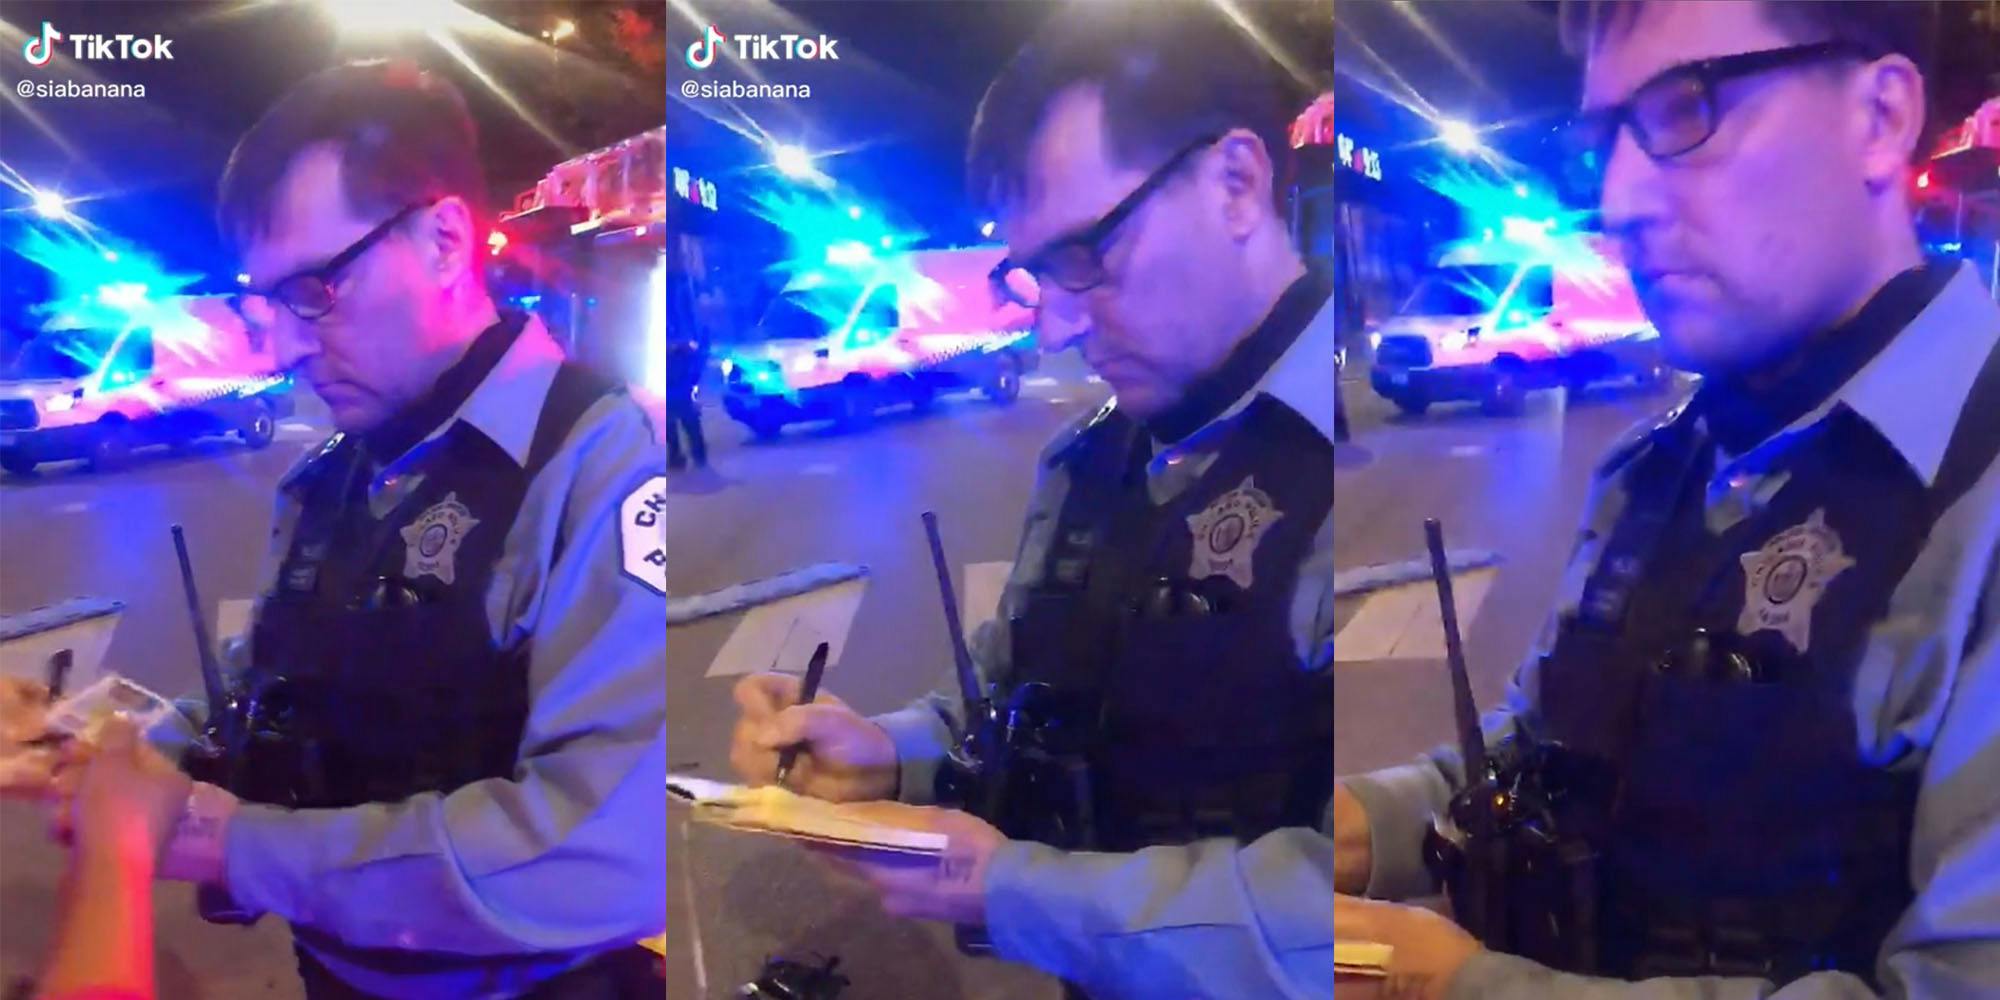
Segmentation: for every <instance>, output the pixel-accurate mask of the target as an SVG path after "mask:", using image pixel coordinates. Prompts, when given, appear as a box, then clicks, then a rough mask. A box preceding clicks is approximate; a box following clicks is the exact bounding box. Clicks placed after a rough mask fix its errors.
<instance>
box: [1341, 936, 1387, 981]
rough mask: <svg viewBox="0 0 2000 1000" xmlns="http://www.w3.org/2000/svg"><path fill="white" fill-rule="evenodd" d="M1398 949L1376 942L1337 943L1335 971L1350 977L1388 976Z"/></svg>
mask: <svg viewBox="0 0 2000 1000" xmlns="http://www.w3.org/2000/svg"><path fill="white" fill-rule="evenodd" d="M1395 953H1396V949H1395V948H1393V947H1391V946H1390V945H1386V944H1380V943H1377V942H1374V941H1335V942H1334V943H1333V971H1334V972H1336V973H1342V974H1345V975H1350V976H1386V975H1388V974H1389V959H1390V957H1391V956H1393V955H1395Z"/></svg>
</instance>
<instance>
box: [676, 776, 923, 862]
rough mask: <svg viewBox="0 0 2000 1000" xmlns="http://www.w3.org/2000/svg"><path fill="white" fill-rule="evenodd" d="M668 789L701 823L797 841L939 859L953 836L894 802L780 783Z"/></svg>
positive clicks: (680, 784) (690, 784)
mask: <svg viewBox="0 0 2000 1000" xmlns="http://www.w3.org/2000/svg"><path fill="white" fill-rule="evenodd" d="M667 791H668V792H670V793H672V794H673V795H675V796H676V797H678V798H681V799H683V800H685V801H688V802H691V803H693V804H694V818H695V820H696V821H697V822H701V823H707V824H711V825H714V826H720V827H725V828H727V829H731V830H739V831H742V832H745V833H760V834H766V835H771V836H779V837H786V838H789V839H792V840H802V841H810V842H813V843H819V844H830V845H833V846H837V847H855V848H861V849H864V850H877V851H892V852H895V853H899V854H911V855H922V856H928V857H937V856H939V855H941V854H943V853H944V849H945V845H946V844H947V843H948V842H949V840H950V838H948V837H946V836H945V835H944V834H942V833H938V832H936V831H933V830H928V829H923V828H921V827H917V826H913V825H912V824H911V822H910V820H909V818H908V817H909V813H908V809H907V807H905V806H902V805H900V804H898V803H894V802H827V801H824V800H822V799H815V798H810V797H807V796H804V795H799V794H797V793H794V792H792V791H790V790H788V789H784V788H780V787H778V786H776V785H761V786H758V787H755V788H751V787H746V786H744V785H735V784H730V783H728V782H723V781H711V780H708V779H706V778H696V777H691V776H683V775H669V776H668V777H667Z"/></svg>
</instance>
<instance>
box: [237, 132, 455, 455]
mask: <svg viewBox="0 0 2000 1000" xmlns="http://www.w3.org/2000/svg"><path fill="white" fill-rule="evenodd" d="M342 191H343V187H342V185H341V163H340V157H339V154H338V153H337V152H336V151H335V149H334V147H332V146H316V147H312V148H309V149H307V150H305V151H304V152H301V153H300V154H299V155H298V156H297V157H296V158H295V159H294V160H293V162H292V166H291V168H290V169H289V170H288V171H287V172H286V174H285V176H284V178H283V179H282V180H280V182H279V184H278V188H277V190H276V192H275V197H274V198H273V202H272V209H271V217H270V220H269V224H268V226H267V227H266V229H265V231H264V232H263V233H262V234H258V235H254V236H253V237H252V238H251V239H250V241H249V243H248V245H247V247H246V252H245V255H244V262H245V266H246V268H247V270H248V272H249V274H250V281H251V285H252V287H255V288H268V287H270V285H271V284H272V283H273V282H276V281H277V280H278V279H280V278H283V277H285V276H287V275H290V274H294V273H296V272H298V271H300V270H301V269H306V268H313V267H318V266H320V265H322V264H324V263H326V262H327V261H328V260H329V259H331V258H332V257H334V256H335V255H337V254H339V253H340V252H341V251H342V250H344V249H346V248H347V247H348V246H349V245H351V244H352V243H353V242H354V241H355V240H358V239H360V238H361V237H362V236H364V235H366V234H367V233H368V232H369V230H371V229H373V228H375V226H376V225H378V224H380V223H381V222H382V221H383V220H384V218H385V217H386V216H383V215H380V214H377V215H364V214H358V213H356V212H355V211H354V210H352V209H351V208H350V206H348V205H347V203H346V198H345V197H344V196H343V195H342V193H341V192H342ZM455 206H457V202H456V199H453V200H451V201H448V202H444V203H440V204H439V205H438V206H435V207H433V208H429V209H424V210H420V211H417V212H415V213H413V214H412V215H411V216H410V217H409V218H408V219H406V220H405V221H404V222H403V224H401V225H400V226H398V227H396V229H395V230H394V231H392V232H390V233H389V234H388V235H387V236H385V237H384V238H383V239H381V240H380V241H379V242H377V243H375V244H374V245H373V246H371V247H370V248H369V249H368V250H367V251H366V252H364V253H363V254H362V255H361V256H360V257H359V258H357V259H356V260H355V261H354V262H353V263H352V264H350V265H348V267H347V268H346V269H345V270H344V271H342V272H341V274H340V275H339V276H338V277H337V278H336V279H335V280H334V282H333V289H334V305H333V309H332V311H331V312H329V313H327V314H326V315H325V316H322V317H320V318H319V319H316V320H305V319H301V318H299V317H298V316H296V315H294V314H293V313H292V312H291V311H290V310H288V309H286V308H285V307H284V306H282V305H279V304H277V303H275V302H273V303H266V304H263V305H261V306H260V307H259V308H257V309H256V310H255V313H254V317H255V319H256V320H258V321H259V322H260V324H261V325H264V326H265V327H266V332H267V333H268V334H269V336H270V339H271V344H272V349H273V351H274V353H275V354H276V356H277V361H278V363H279V364H280V365H281V366H283V367H285V368H286V369H288V370H294V371H296V372H297V373H298V374H299V375H300V377H302V378H303V379H304V380H305V381H306V382H307V384H309V385H311V386H312V389H313V391H314V392H315V393H317V394H318V395H319V397H320V398H321V399H322V400H324V401H325V402H326V405H327V408H328V409H329V410H330V411H332V414H333V422H334V425H335V426H336V427H338V428H339V429H340V430H343V431H347V432H355V431H364V430H368V429H370V428H372V427H375V426H377V425H379V424H380V423H381V422H382V421H383V420H384V419H386V418H387V417H389V416H390V415H391V414H393V413H395V412H396V411H397V410H398V409H400V408H402V407H404V406H406V405H408V404H409V403H411V402H413V401H415V400H416V399H418V398H419V397H421V396H422V395H423V394H424V393H425V392H427V391H428V390H429V388H430V386H431V384H432V382H433V380H434V379H435V377H436V375H437V367H438V366H437V365H436V363H435V361H434V359H435V358H436V357H437V356H438V355H439V352H440V351H441V350H444V349H445V348H446V347H447V344H446V340H447V337H446V335H445V332H444V331H446V330H447V329H448V326H447V324H445V323H444V322H443V321H442V316H443V302H444V300H445V296H444V293H443V290H444V289H445V288H446V287H448V286H449V285H450V284H451V282H452V281H453V280H455V279H456V278H457V277H459V275H460V273H461V272H462V269H463V267H464V266H465V263H464V261H463V259H462V258H463V256H464V254H463V252H462V251H461V249H460V248H459V244H462V243H464V242H466V237H465V236H464V235H462V234H458V233H455V232H451V231H450V230H453V229H456V228H460V227H462V224H463V217H464V213H463V210H462V208H461V207H455ZM454 216H455V217H454ZM246 312H248V310H246Z"/></svg>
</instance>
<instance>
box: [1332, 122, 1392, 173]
mask: <svg viewBox="0 0 2000 1000" xmlns="http://www.w3.org/2000/svg"><path fill="white" fill-rule="evenodd" d="M1334 148H1335V149H1336V150H1337V151H1338V152H1339V155H1340V162H1341V164H1342V165H1344V166H1346V167H1347V169H1349V170H1352V171H1354V172H1355V173H1358V174H1365V175H1367V176H1368V178H1369V179H1371V180H1378V181H1379V180H1381V179H1382V156H1381V154H1380V153H1377V152H1376V151H1374V150H1372V149H1369V148H1368V147H1367V146H1357V145H1355V143H1354V139H1353V137H1351V136H1349V135H1348V134H1347V133H1345V132H1342V133H1340V134H1338V135H1336V136H1335V137H1334Z"/></svg>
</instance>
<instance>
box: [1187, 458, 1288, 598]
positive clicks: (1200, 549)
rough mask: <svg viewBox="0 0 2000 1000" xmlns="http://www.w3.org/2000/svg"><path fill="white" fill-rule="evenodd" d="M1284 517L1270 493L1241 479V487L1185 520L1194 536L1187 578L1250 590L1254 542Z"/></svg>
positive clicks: (1255, 547)
mask: <svg viewBox="0 0 2000 1000" xmlns="http://www.w3.org/2000/svg"><path fill="white" fill-rule="evenodd" d="M1284 516H1285V515H1284V512H1283V511H1280V510H1279V509H1278V508H1277V507H1276V506H1275V505H1274V504H1272V503H1271V496H1270V494H1268V493H1265V492H1264V491H1263V490H1260V489H1258V488H1257V486H1256V477H1254V476H1252V477H1251V478H1249V479H1245V480H1243V485H1241V486H1238V487H1237V488H1235V489H1233V490H1230V491H1229V492H1227V493H1224V494H1223V495H1221V496H1219V497H1216V498H1215V502H1214V503H1211V504H1209V505H1208V506H1207V507H1206V508H1205V509H1203V510H1202V512H1201V513H1199V514H1195V515H1193V516H1192V517H1189V518H1188V519H1187V524H1188V533H1189V534H1191V535H1193V536H1194V560H1193V564H1192V565H1190V566H1189V567H1188V575H1189V576H1191V577H1193V578H1194V579H1196V580H1202V579H1206V578H1208V577H1211V576H1226V577H1228V578H1230V579H1231V580H1234V581H1235V582H1236V585H1237V586H1239V587H1242V588H1243V589H1244V590H1249V589H1250V583H1251V580H1252V579H1253V577H1252V575H1251V574H1252V571H1253V569H1254V566H1253V565H1252V561H1253V557H1255V556H1256V554H1257V541H1258V540H1259V539H1261V538H1262V537H1264V532H1265V531H1266V530H1268V529H1269V528H1270V527H1271V525H1273V524H1276V523H1277V522H1278V519H1279V518H1282V517H1284Z"/></svg>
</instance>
